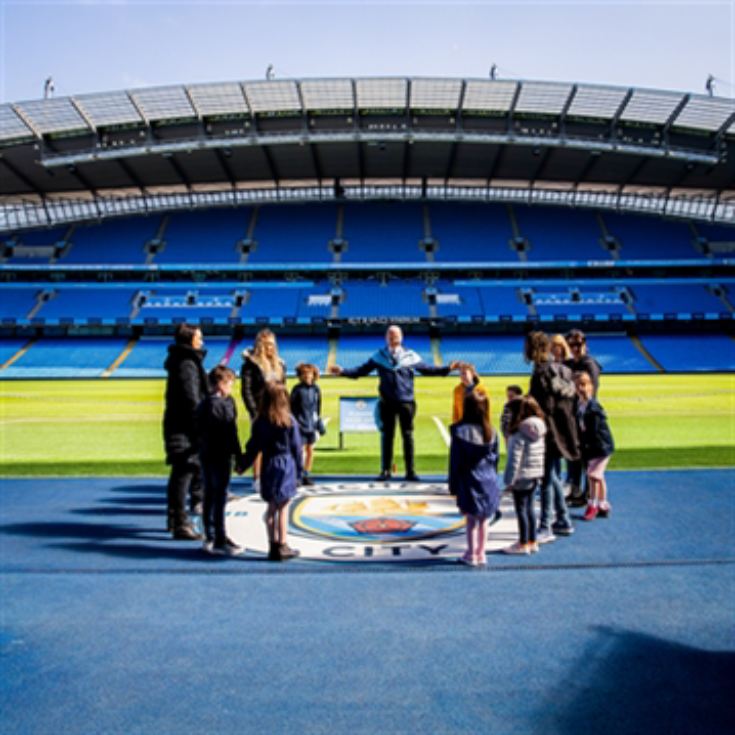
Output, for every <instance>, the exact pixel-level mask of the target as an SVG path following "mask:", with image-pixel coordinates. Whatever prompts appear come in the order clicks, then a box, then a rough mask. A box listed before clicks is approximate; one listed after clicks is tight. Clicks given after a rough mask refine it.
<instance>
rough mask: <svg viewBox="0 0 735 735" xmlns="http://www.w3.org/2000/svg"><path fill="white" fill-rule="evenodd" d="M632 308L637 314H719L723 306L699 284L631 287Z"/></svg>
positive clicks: (723, 309) (723, 308)
mask: <svg viewBox="0 0 735 735" xmlns="http://www.w3.org/2000/svg"><path fill="white" fill-rule="evenodd" d="M629 290H630V292H631V293H632V295H633V297H634V301H633V307H634V308H635V310H636V312H637V313H638V314H640V313H644V314H650V315H665V314H696V313H702V314H707V313H711V314H719V313H721V312H723V311H727V309H726V308H725V305H724V304H723V303H722V301H720V299H718V298H717V297H716V296H713V295H712V294H711V293H710V292H709V291H707V289H706V288H705V287H704V286H703V285H701V284H683V283H672V284H664V283H662V284H661V285H644V286H641V285H637V284H636V285H633V286H631V287H630V289H629Z"/></svg>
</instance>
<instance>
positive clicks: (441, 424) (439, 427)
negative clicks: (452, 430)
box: [431, 416, 451, 446]
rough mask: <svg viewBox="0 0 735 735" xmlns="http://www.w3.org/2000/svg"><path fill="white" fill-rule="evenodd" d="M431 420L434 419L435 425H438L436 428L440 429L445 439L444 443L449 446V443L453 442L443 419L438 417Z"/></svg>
mask: <svg viewBox="0 0 735 735" xmlns="http://www.w3.org/2000/svg"><path fill="white" fill-rule="evenodd" d="M431 418H433V419H434V423H435V424H436V428H437V429H439V433H440V434H441V435H442V439H444V443H445V444H446V445H447V446H449V442H450V441H451V440H450V438H449V432H448V431H447V427H446V426H444V424H443V423H442V421H441V419H440V418H439V417H438V416H432V417H431Z"/></svg>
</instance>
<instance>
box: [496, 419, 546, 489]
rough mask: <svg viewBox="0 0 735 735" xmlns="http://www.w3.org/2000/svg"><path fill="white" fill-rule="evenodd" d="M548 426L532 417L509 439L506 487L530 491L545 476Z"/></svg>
mask: <svg viewBox="0 0 735 735" xmlns="http://www.w3.org/2000/svg"><path fill="white" fill-rule="evenodd" d="M545 436H546V424H545V423H544V422H543V420H542V419H540V418H537V417H536V416H531V417H530V418H527V419H526V420H525V421H522V422H521V425H520V426H519V427H518V431H516V432H514V433H513V434H511V435H510V436H509V437H508V456H507V458H506V463H505V474H504V476H503V480H504V482H505V486H506V487H510V488H515V489H518V490H524V489H528V488H530V487H532V486H533V483H534V481H536V480H540V479H541V478H542V477H543V476H544V452H545V447H546V442H545V440H544V438H545Z"/></svg>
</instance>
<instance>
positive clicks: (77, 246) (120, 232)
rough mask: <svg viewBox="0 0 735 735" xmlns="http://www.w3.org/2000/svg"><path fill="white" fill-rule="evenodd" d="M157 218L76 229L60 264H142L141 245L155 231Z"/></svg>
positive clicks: (120, 221) (125, 220)
mask: <svg viewBox="0 0 735 735" xmlns="http://www.w3.org/2000/svg"><path fill="white" fill-rule="evenodd" d="M160 221H161V220H160V217H136V218H131V219H120V220H114V221H110V222H104V223H102V224H94V225H85V226H81V227H77V228H75V230H74V233H73V234H72V236H71V240H70V243H71V247H70V249H69V251H68V252H66V253H65V254H64V255H63V256H62V257H61V258H60V259H59V265H70V264H74V263H79V264H93V263H110V264H122V263H130V264H142V263H145V259H146V253H145V251H144V249H143V248H144V245H145V244H146V242H148V240H150V239H152V238H153V237H154V235H155V234H156V231H157V230H158V226H159V224H160Z"/></svg>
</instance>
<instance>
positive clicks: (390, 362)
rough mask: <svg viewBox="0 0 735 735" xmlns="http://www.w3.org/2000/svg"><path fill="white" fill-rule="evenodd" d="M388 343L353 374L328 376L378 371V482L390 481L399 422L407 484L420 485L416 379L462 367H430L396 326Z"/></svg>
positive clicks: (340, 372)
mask: <svg viewBox="0 0 735 735" xmlns="http://www.w3.org/2000/svg"><path fill="white" fill-rule="evenodd" d="M385 342H386V346H385V347H383V348H382V349H380V350H378V351H377V352H376V353H375V354H374V355H373V356H372V357H371V358H370V359H369V360H368V361H367V362H366V363H363V364H362V365H360V366H358V367H356V368H352V369H350V370H345V369H343V368H341V367H340V366H339V365H333V366H332V367H330V368H329V372H330V373H331V374H332V375H343V376H344V377H346V378H353V379H357V378H361V377H363V376H365V375H369V374H370V373H372V372H373V370H377V372H378V377H379V379H380V384H379V387H378V392H379V393H380V402H379V404H378V410H379V415H380V421H381V423H382V427H383V428H382V437H381V441H382V452H381V455H382V459H381V464H382V467H381V471H380V476H379V477H378V480H379V481H381V482H384V481H387V480H390V479H391V467H392V465H393V439H394V437H395V433H396V419H398V421H399V422H400V425H401V437H402V439H403V457H404V460H405V463H406V480H407V481H408V482H419V481H420V480H419V477H418V475H417V474H416V469H415V465H414V446H413V420H414V417H415V415H416V400H415V398H414V385H413V384H414V376H415V374H416V373H417V372H418V373H421V374H422V375H449V373H450V372H451V371H452V370H456V369H457V367H458V366H459V363H458V362H452V363H450V364H449V365H444V366H442V367H435V366H433V365H428V364H427V363H425V362H424V361H423V360H422V359H421V357H420V356H419V355H418V354H417V353H416V352H414V351H413V350H407V349H406V348H405V347H404V346H403V331H402V330H401V328H400V327H398V326H396V325H395V324H393V325H391V326H390V327H388V330H387V331H386V333H385Z"/></svg>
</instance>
